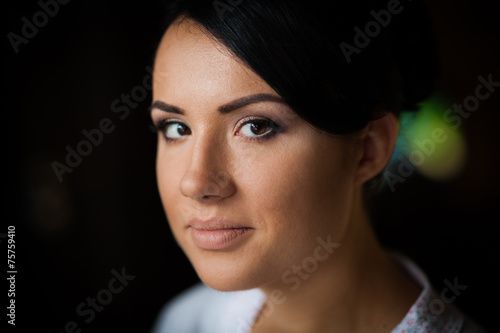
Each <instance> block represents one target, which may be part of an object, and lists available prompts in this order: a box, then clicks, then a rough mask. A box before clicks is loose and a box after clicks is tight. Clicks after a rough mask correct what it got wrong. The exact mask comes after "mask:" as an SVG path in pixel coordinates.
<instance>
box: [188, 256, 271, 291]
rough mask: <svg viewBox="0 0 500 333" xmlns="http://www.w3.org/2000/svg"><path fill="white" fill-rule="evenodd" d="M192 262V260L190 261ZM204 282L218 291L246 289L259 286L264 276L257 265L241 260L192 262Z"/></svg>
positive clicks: (213, 259)
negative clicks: (250, 264) (246, 263)
mask: <svg viewBox="0 0 500 333" xmlns="http://www.w3.org/2000/svg"><path fill="white" fill-rule="evenodd" d="M192 263H193V261H192ZM193 266H194V269H195V271H196V273H197V274H198V277H199V278H200V279H201V281H203V283H204V284H206V285H207V286H209V287H210V288H212V289H215V290H218V291H238V290H248V289H253V288H257V287H259V286H261V285H262V284H263V283H264V281H265V278H264V277H263V276H262V275H261V274H259V271H261V270H262V269H259V268H258V267H250V266H249V265H245V263H244V262H242V260H239V261H236V262H234V261H231V260H229V261H228V260H224V259H220V258H211V260H210V259H205V260H203V261H201V262H195V263H194V264H193Z"/></svg>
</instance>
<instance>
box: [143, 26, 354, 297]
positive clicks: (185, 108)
mask: <svg viewBox="0 0 500 333" xmlns="http://www.w3.org/2000/svg"><path fill="white" fill-rule="evenodd" d="M283 74H284V75H286V73H283ZM153 100H154V105H153V108H152V118H153V121H154V122H155V124H157V126H158V127H159V128H160V132H159V136H158V151H157V165H156V168H157V178H158V187H159V191H160V195H161V199H162V202H163V206H164V208H165V211H166V215H167V218H168V221H169V223H170V227H171V229H172V232H173V234H174V236H175V239H176V240H177V242H178V244H179V245H180V246H181V248H182V249H183V250H184V252H185V253H186V255H187V256H188V258H189V260H190V261H191V263H192V264H193V266H194V268H195V270H196V272H197V273H198V275H199V277H200V278H201V279H202V280H203V281H204V282H205V283H206V284H207V285H209V286H211V287H212V288H215V289H218V290H224V291H228V290H241V289H249V288H255V287H259V286H263V285H266V284H268V283H271V282H274V281H278V280H279V279H280V278H281V276H282V274H283V272H285V271H286V270H288V269H290V268H291V267H292V266H293V265H294V264H299V263H301V262H302V261H303V260H304V259H305V258H307V257H310V256H311V255H312V254H313V251H314V249H315V248H316V247H317V245H318V242H317V238H318V237H321V238H322V239H326V237H327V236H328V235H330V237H331V240H332V241H333V242H338V243H342V239H343V236H344V235H345V231H346V227H347V225H348V220H349V215H350V211H351V207H352V205H353V196H354V192H355V190H356V188H357V187H356V165H357V163H358V162H359V160H360V158H361V156H360V152H359V149H357V146H358V143H357V141H355V140H354V141H353V140H345V139H339V138H334V137H332V136H329V135H327V134H324V133H322V132H320V131H318V130H317V129H315V128H314V127H312V126H310V125H309V124H308V123H306V122H305V121H304V120H303V119H301V118H300V117H298V116H296V114H295V113H294V112H293V111H292V110H291V109H290V108H289V107H288V106H287V105H286V104H285V103H283V102H282V101H281V99H280V97H279V95H278V94H277V93H276V92H275V91H274V90H273V89H271V88H270V87H269V85H268V84H267V83H266V82H264V81H263V80H262V79H261V78H260V77H259V76H257V75H256V74H255V73H254V72H252V71H251V70H250V69H249V68H248V67H246V66H245V65H243V64H242V63H240V62H239V61H238V60H237V59H236V58H235V57H234V56H232V55H231V54H230V53H229V52H228V51H227V49H226V48H225V47H223V46H222V45H221V44H219V43H218V42H216V41H214V40H213V39H212V38H209V37H207V35H206V34H204V33H203V32H202V31H201V30H199V28H198V27H197V26H196V25H195V24H194V23H192V22H190V21H189V20H185V21H183V23H181V24H178V22H175V23H174V24H172V25H171V27H170V28H169V29H168V31H167V32H166V34H165V35H164V37H163V39H162V42H161V44H160V46H159V49H158V53H157V57H156V63H155V69H154V89H153Z"/></svg>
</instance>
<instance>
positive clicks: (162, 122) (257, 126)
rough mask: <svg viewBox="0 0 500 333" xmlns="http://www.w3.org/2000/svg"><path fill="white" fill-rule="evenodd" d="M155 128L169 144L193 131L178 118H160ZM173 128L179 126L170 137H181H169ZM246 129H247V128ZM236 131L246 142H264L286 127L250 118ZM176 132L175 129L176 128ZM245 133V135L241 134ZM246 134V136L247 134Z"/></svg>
mask: <svg viewBox="0 0 500 333" xmlns="http://www.w3.org/2000/svg"><path fill="white" fill-rule="evenodd" d="M153 123H154V126H155V127H156V128H157V130H158V132H159V133H162V134H163V136H164V138H165V140H167V142H176V141H178V140H182V137H184V136H188V135H191V133H192V132H191V129H190V128H189V127H188V126H186V125H185V124H184V123H183V122H182V121H181V120H179V119H177V118H160V119H156V120H153ZM248 125H250V126H248ZM171 126H178V127H177V132H176V133H170V135H176V134H177V135H180V137H178V138H172V137H171V136H169V131H170V130H171ZM245 127H246V128H245ZM262 127H264V128H265V131H264V132H263V133H260V134H259V133H255V131H259V130H261V129H262ZM235 128H236V131H235V133H234V135H235V136H239V137H243V138H244V139H245V140H249V141H262V140H267V139H271V138H272V137H274V136H275V135H276V134H278V133H280V132H282V131H283V130H284V126H283V125H280V124H279V123H277V122H275V121H273V120H271V119H269V118H266V117H260V116H248V117H245V118H243V119H242V120H240V121H239V122H238V123H237V124H236V126H235ZM174 131H175V128H174ZM242 131H243V132H244V133H243V135H241V134H239V133H242ZM245 132H246V134H245Z"/></svg>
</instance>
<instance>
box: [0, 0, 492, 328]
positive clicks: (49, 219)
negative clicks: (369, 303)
mask: <svg viewBox="0 0 500 333" xmlns="http://www.w3.org/2000/svg"><path fill="white" fill-rule="evenodd" d="M159 3H160V1H149V2H147V3H146V2H138V1H136V2H133V3H125V2H119V1H76V0H73V1H71V2H69V3H68V4H65V5H60V6H59V12H58V13H57V14H56V15H55V16H54V17H53V18H50V19H49V21H48V23H47V25H45V26H44V27H41V28H39V31H38V33H37V34H36V36H34V37H33V38H31V39H29V42H28V43H27V44H22V45H20V46H19V52H18V53H17V54H16V53H15V52H14V51H13V48H12V47H11V45H10V43H9V41H8V39H7V38H6V37H5V38H4V46H5V49H4V54H6V55H7V60H6V63H5V65H6V70H7V76H6V86H5V87H6V88H7V90H6V97H7V103H5V104H4V106H5V107H4V112H3V115H4V117H5V118H4V119H3V126H2V127H3V152H4V164H5V165H6V169H4V170H3V174H4V176H5V180H6V181H5V182H6V185H5V186H4V200H3V202H4V217H3V218H2V224H4V225H5V226H2V229H1V230H0V233H6V232H7V225H15V226H16V251H17V255H16V264H17V270H18V275H17V281H16V291H17V293H16V304H17V307H16V323H17V325H16V331H25V330H26V329H27V328H31V329H34V328H36V331H37V332H63V331H64V329H65V325H66V323H67V322H69V321H75V322H76V323H77V324H78V326H79V328H81V329H82V332H109V331H112V332H132V331H134V332H147V331H148V330H149V329H150V327H151V325H152V323H153V322H154V319H155V317H156V315H157V313H158V311H159V309H160V308H161V306H162V305H163V304H164V303H165V302H166V301H167V300H168V299H170V298H171V297H172V296H173V295H175V294H177V293H179V292H180V291H182V290H183V289H185V288H187V287H188V286H190V285H192V284H194V283H195V282H196V281H198V279H197V277H196V275H195V273H194V271H193V269H192V268H191V266H190V264H189V262H188V261H187V259H186V258H185V257H184V255H183V253H182V251H181V250H180V249H179V248H178V247H177V246H176V244H175V242H174V240H173V237H172V236H171V233H170V230H169V228H168V225H167V222H166V219H165V215H164V213H163V209H162V206H161V203H160V200H159V196H158V192H157V188H156V181H155V170H154V160H155V148H156V134H154V133H153V132H152V131H151V129H150V120H149V118H148V114H147V107H148V105H149V103H150V102H151V100H150V94H149V95H148V97H147V98H146V99H145V100H144V101H143V102H141V103H139V104H138V105H137V106H136V107H135V108H132V107H131V108H130V114H129V115H128V116H127V117H125V119H120V118H119V116H120V115H121V114H116V113H113V112H112V109H111V104H112V102H113V101H114V100H115V99H120V98H121V95H122V94H130V93H131V91H132V89H134V87H136V86H141V85H142V84H143V79H144V78H145V77H146V76H147V75H148V74H149V73H148V72H147V70H146V66H148V65H149V66H151V65H152V60H153V54H154V50H155V48H156V44H157V42H158V40H159V38H160V36H161V30H160V29H159V28H160V26H161V25H160V21H161V18H162V10H161V6H160V5H159ZM494 3H495V2H494V1H486V0H474V1H472V0H467V1H465V0H462V1H451V0H442V1H432V3H430V9H431V14H432V17H433V18H434V21H435V32H436V38H437V40H438V44H439V54H440V59H441V65H442V74H441V76H440V79H439V82H440V85H441V86H444V87H446V90H447V93H448V96H449V98H450V99H451V100H452V101H455V102H457V103H461V102H462V101H463V99H464V98H465V97H466V96H468V95H470V94H473V93H474V89H475V87H476V85H477V84H478V81H477V77H478V76H479V75H483V76H484V77H487V76H488V74H489V73H493V78H494V80H495V81H500V75H499V70H498V69H499V67H498V58H499V44H500V43H499V42H498V41H499V40H500V34H499V33H498V31H499V29H498V23H497V22H498V12H496V10H497V9H498V8H495V5H494ZM40 10H41V8H40V6H39V5H38V4H37V2H36V1H17V2H15V3H9V8H8V10H7V11H6V12H7V15H8V18H7V20H6V22H7V27H6V29H7V30H6V32H5V35H4V36H6V35H7V34H8V33H9V32H14V33H16V34H19V35H20V34H21V28H22V25H23V22H22V21H21V18H22V17H23V16H26V17H27V18H29V19H30V21H31V18H32V16H33V14H35V13H36V12H37V11H40ZM495 21H497V22H495ZM499 95H500V92H499V91H497V92H495V93H494V94H493V96H492V97H491V98H489V99H488V100H486V101H483V102H481V105H480V108H479V109H478V110H477V111H476V112H475V113H474V114H473V115H472V116H471V117H470V118H469V119H467V120H465V121H464V126H463V129H464V131H465V134H466V137H467V144H468V150H469V156H468V163H467V165H466V168H465V170H464V172H463V173H462V174H461V175H460V176H459V177H457V178H455V179H453V180H452V181H448V182H433V181H431V180H428V179H426V178H425V177H422V176H420V175H418V174H416V175H415V176H414V177H412V178H411V179H409V180H408V181H406V182H405V183H404V184H402V185H401V184H400V185H399V186H398V187H397V191H396V192H394V193H391V192H390V191H386V192H384V193H383V194H382V195H381V196H380V197H379V198H378V199H377V201H376V205H375V220H376V221H375V222H376V225H377V231H378V232H379V233H380V237H381V239H382V241H383V243H384V244H385V246H387V247H390V248H396V249H399V250H400V251H401V252H403V253H405V254H407V255H409V256H410V257H411V258H413V259H414V260H415V261H416V262H417V263H418V264H419V265H420V266H421V267H422V268H423V269H424V270H425V271H426V272H427V273H428V275H429V277H430V279H431V282H432V283H433V285H434V286H435V288H436V289H437V290H438V291H440V290H442V289H443V288H444V287H445V285H444V284H443V280H444V279H448V280H450V281H452V280H453V279H454V278H455V277H457V278H458V281H459V283H460V284H465V285H467V286H468V288H467V290H465V291H464V292H463V293H462V295H460V296H459V297H458V298H457V300H456V302H455V304H457V305H458V306H459V307H460V308H461V309H463V310H464V311H465V312H466V313H468V314H469V315H470V316H471V317H472V318H474V319H475V320H476V321H477V322H479V323H481V324H482V325H483V326H485V327H486V328H489V329H490V330H492V331H494V328H495V327H496V326H497V325H495V321H496V318H495V317H494V316H493V306H495V305H496V304H497V295H498V290H497V288H498V283H497V280H498V279H497V276H498V273H497V272H496V270H495V266H498V262H499V257H498V250H497V246H496V245H497V244H496V241H497V237H498V227H497V224H498V205H499V200H498V194H497V193H498V192H497V191H498V185H499V178H500V177H499V176H498V170H499V166H500V163H499V158H498V154H499V149H498V143H499V142H500V140H498V135H499V130H498V124H499V120H500V119H499V110H500V107H499ZM450 107H451V105H450ZM104 118H109V119H110V120H111V121H112V123H113V125H115V129H114V131H113V132H112V133H109V134H105V135H104V137H103V140H102V143H100V144H99V145H98V146H96V147H93V150H92V153H91V154H90V155H89V156H87V157H84V158H83V161H82V162H81V163H80V165H78V166H77V167H75V168H74V170H73V172H72V173H66V174H64V176H63V181H62V182H59V181H58V179H57V177H56V175H55V173H54V171H53V169H52V166H51V164H52V163H53V162H54V161H58V162H61V163H64V159H65V157H66V154H67V151H66V149H65V147H66V146H67V145H69V146H71V147H73V148H75V147H76V145H77V144H78V143H79V142H80V141H81V140H82V139H85V136H84V135H83V134H82V131H83V130H84V129H85V130H88V131H90V130H92V129H95V128H98V126H99V122H100V121H101V119H104ZM0 240H1V241H2V243H1V244H2V245H1V248H2V252H4V251H5V252H6V250H5V249H6V247H5V246H4V245H5V244H6V239H5V238H2V239H0ZM3 267H4V266H2V272H4V271H5V269H4V268H3ZM123 267H124V268H125V270H126V273H127V274H128V275H133V276H135V279H134V280H133V281H130V283H129V285H128V286H127V287H126V288H125V289H124V290H123V291H122V292H120V293H118V294H116V295H114V296H113V300H112V301H111V302H110V303H109V305H106V306H105V307H104V309H103V311H101V312H98V313H96V317H95V319H94V320H93V321H92V322H90V323H85V322H84V319H86V318H88V317H87V316H85V317H82V316H80V315H78V314H77V313H76V307H77V306H78V305H79V304H80V303H82V302H86V299H87V297H96V295H97V293H98V292H99V291H101V290H102V289H103V288H107V286H108V282H109V281H110V279H111V278H112V277H113V275H112V273H111V271H112V270H113V269H115V270H117V271H121V269H122V268H123ZM4 281H5V280H4ZM4 286H5V287H7V285H6V284H4ZM1 294H2V295H5V292H4V291H2V292H1ZM4 297H5V298H3V299H4V300H5V299H6V296H4ZM5 304H6V303H5V301H2V308H4V309H5V307H4V306H5ZM496 309H498V306H496ZM4 311H6V310H4ZM2 318H4V319H2V321H4V320H5V321H6V317H5V315H4V314H2ZM2 324H3V323H2ZM23 328H24V329H23Z"/></svg>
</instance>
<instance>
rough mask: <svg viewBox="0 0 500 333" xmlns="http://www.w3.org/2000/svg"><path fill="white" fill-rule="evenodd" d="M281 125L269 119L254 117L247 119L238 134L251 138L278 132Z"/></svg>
mask: <svg viewBox="0 0 500 333" xmlns="http://www.w3.org/2000/svg"><path fill="white" fill-rule="evenodd" d="M278 128H279V126H278V125H277V124H276V123H274V122H272V121H271V120H267V119H260V118H253V119H248V120H246V121H245V122H244V123H243V125H242V126H241V128H240V130H239V131H238V134H237V135H240V136H245V137H249V138H253V139H255V138H260V137H265V136H269V135H271V133H275V132H277V129H278Z"/></svg>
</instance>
